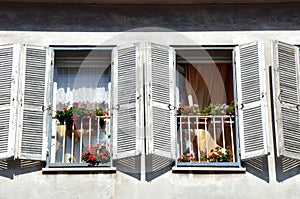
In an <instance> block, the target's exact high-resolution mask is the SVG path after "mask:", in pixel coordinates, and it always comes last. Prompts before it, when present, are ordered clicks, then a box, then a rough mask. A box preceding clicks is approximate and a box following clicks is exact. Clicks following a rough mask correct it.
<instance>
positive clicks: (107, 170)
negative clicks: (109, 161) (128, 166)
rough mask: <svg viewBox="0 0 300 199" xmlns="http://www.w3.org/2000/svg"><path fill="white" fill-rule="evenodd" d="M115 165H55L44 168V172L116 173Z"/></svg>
mask: <svg viewBox="0 0 300 199" xmlns="http://www.w3.org/2000/svg"><path fill="white" fill-rule="evenodd" d="M116 171H117V170H116V168H115V167H55V168H51V167H50V168H49V167H47V168H43V169H42V172H43V174H89V173H93V174H95V173H99V174H100V173H103V174H104V173H107V174H109V173H116Z"/></svg>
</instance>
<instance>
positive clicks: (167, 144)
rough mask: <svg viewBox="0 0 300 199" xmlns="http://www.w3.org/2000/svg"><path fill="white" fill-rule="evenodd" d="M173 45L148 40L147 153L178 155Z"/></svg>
mask: <svg viewBox="0 0 300 199" xmlns="http://www.w3.org/2000/svg"><path fill="white" fill-rule="evenodd" d="M173 59H174V50H173V48H170V47H167V46H163V45H159V44H154V43H148V44H147V64H146V67H147V68H146V84H147V85H146V92H147V93H146V105H147V108H146V110H147V112H146V116H147V119H146V127H147V129H146V136H147V139H146V140H147V145H146V149H147V154H154V155H159V156H163V157H167V158H172V159H173V158H175V126H176V125H175V112H174V110H170V107H172V106H170V105H174V104H175V94H174V89H175V80H174V76H175V72H174V62H173Z"/></svg>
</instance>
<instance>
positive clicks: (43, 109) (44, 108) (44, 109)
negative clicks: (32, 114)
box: [42, 105, 52, 112]
mask: <svg viewBox="0 0 300 199" xmlns="http://www.w3.org/2000/svg"><path fill="white" fill-rule="evenodd" d="M51 110H52V109H51V106H48V108H46V107H45V106H44V105H43V106H42V111H43V112H45V111H51Z"/></svg>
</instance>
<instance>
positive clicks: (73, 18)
mask: <svg viewBox="0 0 300 199" xmlns="http://www.w3.org/2000/svg"><path fill="white" fill-rule="evenodd" d="M297 8H300V6H299V5H293V6H291V5H281V6H279V5H276V6H265V5H263V6H251V7H247V6H224V7H201V6H184V7H176V6H171V7H166V6H163V7H142V8H141V7H127V6H120V7H116V8H115V7H110V6H107V7H100V8H99V7H96V8H93V7H83V8H82V7H79V6H72V7H69V6H48V7H47V6H31V7H28V6H15V5H5V6H0V15H1V16H0V30H1V31H0V44H7V43H26V44H34V45H43V46H49V45H73V46H76V45H125V44H128V43H132V42H138V41H152V42H158V43H162V44H165V45H238V44H243V43H248V42H252V41H256V40H262V41H263V43H264V53H265V66H266V71H267V74H266V78H267V84H268V88H270V84H269V83H268V82H269V81H268V80H269V70H268V69H269V66H271V65H272V61H271V46H270V44H271V40H274V39H279V40H282V41H285V42H289V43H291V44H300V36H299V35H300V31H299V30H300V24H299V22H298V21H299V20H298V17H299V16H298V13H297V12H298V10H299V9H298V10H297ZM153 26H155V27H158V28H149V27H153ZM133 28H137V29H134V30H132V29H133ZM125 31H129V32H125ZM268 97H269V107H268V108H269V110H270V111H269V118H271V110H272V109H271V106H270V94H269V93H268ZM269 127H270V132H268V133H269V135H270V147H271V150H270V152H271V153H270V155H269V156H268V157H266V158H258V159H256V160H254V161H249V162H244V163H243V166H244V167H245V168H246V169H247V171H246V173H217V174H213V173H209V172H199V173H192V172H187V173H173V172H172V171H171V170H168V171H166V172H165V173H162V174H161V175H159V176H157V177H155V178H153V179H151V180H150V181H141V180H139V179H137V178H136V177H134V176H130V175H127V174H125V173H123V172H120V171H117V172H116V173H115V174H111V173H109V174H107V173H104V174H95V173H93V174H89V173H81V174H74V173H72V174H42V171H41V168H42V166H40V165H37V164H36V163H30V164H29V163H27V162H20V161H8V163H4V162H1V164H0V198H92V197H93V198H224V199H225V198H230V199H232V198H251V199H252V198H299V197H300V189H299V188H298V187H299V184H300V175H298V174H299V172H300V163H299V162H297V161H292V160H287V159H282V158H277V157H276V155H275V148H274V136H273V131H272V122H271V120H270V122H269ZM291 165H292V166H291Z"/></svg>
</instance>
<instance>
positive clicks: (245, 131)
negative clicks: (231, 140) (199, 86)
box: [236, 42, 269, 159]
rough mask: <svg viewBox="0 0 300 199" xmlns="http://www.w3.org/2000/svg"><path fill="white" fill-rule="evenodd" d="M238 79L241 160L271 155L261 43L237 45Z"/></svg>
mask: <svg viewBox="0 0 300 199" xmlns="http://www.w3.org/2000/svg"><path fill="white" fill-rule="evenodd" d="M236 78H237V101H238V121H239V123H238V125H239V136H240V148H241V159H247V158H253V157H258V156H262V155H267V154H268V132H269V131H268V129H267V114H268V112H267V101H266V92H265V91H266V88H265V86H266V83H265V68H264V56H263V45H262V43H261V42H253V43H250V44H245V45H240V46H238V47H237V48H236Z"/></svg>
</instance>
